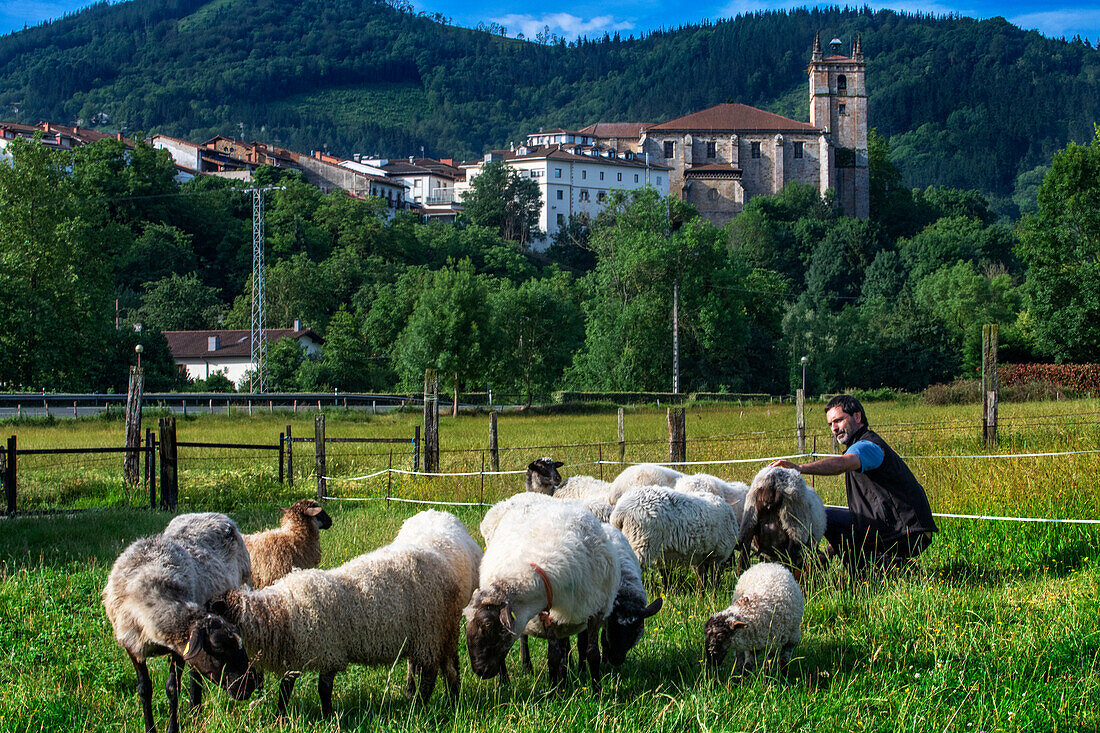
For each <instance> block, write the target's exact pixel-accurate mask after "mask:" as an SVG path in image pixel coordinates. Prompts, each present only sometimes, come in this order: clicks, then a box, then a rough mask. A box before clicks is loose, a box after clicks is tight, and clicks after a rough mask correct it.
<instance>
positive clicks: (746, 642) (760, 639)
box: [703, 563, 805, 673]
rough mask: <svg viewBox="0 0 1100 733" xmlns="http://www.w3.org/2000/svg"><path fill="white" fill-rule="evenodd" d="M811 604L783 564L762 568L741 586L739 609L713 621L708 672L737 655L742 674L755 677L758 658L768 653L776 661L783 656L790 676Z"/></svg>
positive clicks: (736, 595) (707, 632) (745, 576)
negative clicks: (730, 654)
mask: <svg viewBox="0 0 1100 733" xmlns="http://www.w3.org/2000/svg"><path fill="white" fill-rule="evenodd" d="M804 608H805V599H804V598H803V597H802V589H801V588H800V587H799V585H798V582H797V581H796V580H795V579H794V576H793V575H791V572H790V571H789V570H787V569H786V568H785V567H783V566H782V565H780V564H778V563H759V564H757V565H754V566H752V567H751V568H749V569H748V570H746V571H745V572H744V573H742V574H741V577H740V578H738V580H737V586H736V587H735V588H734V590H733V603H732V604H731V605H730V606H729V608H727V609H725V610H724V611H719V612H718V613H716V614H714V615H713V616H711V617H710V619H709V620H708V621H707V623H706V625H705V626H704V627H703V638H704V641H703V647H704V652H705V657H706V663H707V669H708V670H709V671H711V672H714V671H717V669H718V666H719V665H720V664H721V663H722V660H723V659H725V657H726V654H727V653H728V652H729V651H730V650H731V649H732V650H733V651H734V652H738V653H739V654H738V656H737V662H736V664H735V666H736V669H737V671H738V672H742V671H747V672H751V671H752V670H753V669H754V667H755V663H754V660H753V657H754V656H755V653H756V652H758V651H764V652H765V656H766V658H767V657H771V656H772V655H774V653H775V652H776V651H778V652H779V653H780V663H781V665H782V669H783V672H784V673H786V671H787V667H788V665H789V664H790V661H791V653H792V651H793V650H794V648H795V646H796V645H797V644H798V642H799V640H800V639H801V638H802V612H803V610H804Z"/></svg>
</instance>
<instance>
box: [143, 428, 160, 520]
mask: <svg viewBox="0 0 1100 733" xmlns="http://www.w3.org/2000/svg"><path fill="white" fill-rule="evenodd" d="M156 435H157V434H156V433H155V432H153V430H152V428H145V451H144V452H145V480H146V481H148V482H149V508H150V509H156V508H157V453H156V446H157V438H156Z"/></svg>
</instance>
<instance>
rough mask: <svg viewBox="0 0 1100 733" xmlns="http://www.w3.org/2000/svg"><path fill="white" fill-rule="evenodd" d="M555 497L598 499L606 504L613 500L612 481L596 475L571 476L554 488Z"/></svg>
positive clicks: (611, 502)
mask: <svg viewBox="0 0 1100 733" xmlns="http://www.w3.org/2000/svg"><path fill="white" fill-rule="evenodd" d="M554 498H555V499H597V500H599V501H602V502H604V503H606V504H614V503H615V502H613V501H611V482H609V481H603V480H601V479H598V478H596V477H595V476H583V475H578V476H570V477H569V478H567V479H565V481H563V482H562V483H561V486H559V487H558V488H556V489H554Z"/></svg>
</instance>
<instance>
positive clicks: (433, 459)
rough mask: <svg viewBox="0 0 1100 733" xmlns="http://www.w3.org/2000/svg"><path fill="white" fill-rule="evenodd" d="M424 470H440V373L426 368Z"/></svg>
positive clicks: (434, 471) (435, 471)
mask: <svg viewBox="0 0 1100 733" xmlns="http://www.w3.org/2000/svg"><path fill="white" fill-rule="evenodd" d="M424 471H425V472H427V473H437V472H438V471H439V374H438V372H436V370H434V369H425V370H424Z"/></svg>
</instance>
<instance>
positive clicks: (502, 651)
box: [463, 587, 518, 680]
mask: <svg viewBox="0 0 1100 733" xmlns="http://www.w3.org/2000/svg"><path fill="white" fill-rule="evenodd" d="M463 615H465V616H466V648H467V650H468V651H469V652H470V667H471V668H472V669H473V670H474V673H475V674H477V676H478V677H481V678H482V679H486V680H487V679H491V678H493V677H496V676H497V674H499V673H500V670H501V668H502V667H503V666H504V658H505V657H506V656H508V650H509V649H511V648H512V644H514V643H515V641H516V637H517V635H518V632H517V630H516V614H515V612H514V611H513V609H512V604H511V603H510V602H509V601H508V600H507V598H505V597H504V594H503V593H500V592H499V591H498V590H496V589H494V588H492V587H490V588H488V589H485V590H480V589H479V590H478V591H477V592H476V593H474V597H473V598H471V599H470V605H468V606H467V607H466V609H465V610H464V611H463Z"/></svg>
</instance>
